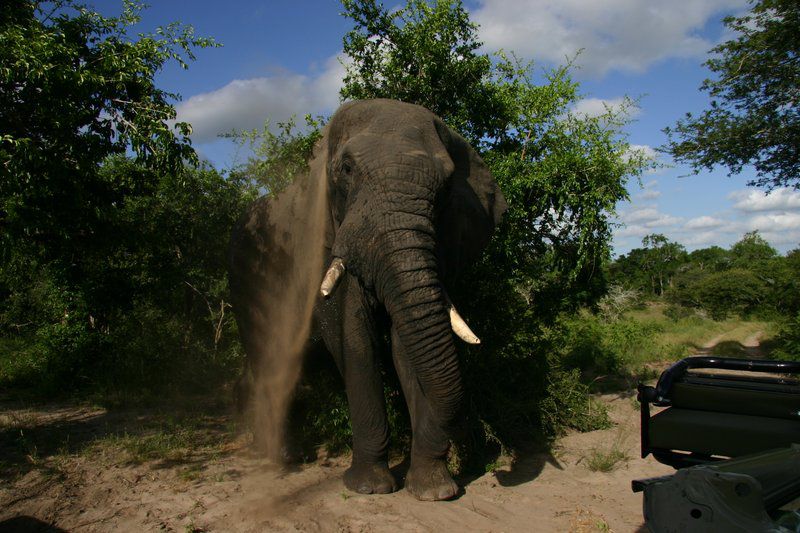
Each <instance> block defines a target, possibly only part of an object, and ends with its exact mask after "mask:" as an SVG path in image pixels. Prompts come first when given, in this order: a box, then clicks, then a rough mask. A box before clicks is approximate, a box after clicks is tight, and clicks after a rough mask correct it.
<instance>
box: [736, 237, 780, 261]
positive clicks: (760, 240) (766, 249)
mask: <svg viewBox="0 0 800 533" xmlns="http://www.w3.org/2000/svg"><path fill="white" fill-rule="evenodd" d="M777 255H778V251H777V250H776V249H775V248H773V247H772V246H771V245H770V244H769V243H768V242H767V241H766V240H765V239H764V237H762V236H761V235H760V234H759V232H758V230H755V231H751V232H749V233H745V235H744V236H743V237H742V238H741V240H739V241H738V242H737V243H736V244H734V245H733V246H731V251H730V256H731V260H732V262H733V264H734V265H735V266H740V267H743V268H750V269H752V268H753V267H754V265H756V264H758V263H761V262H764V261H767V260H769V259H772V258H774V257H776V256H777Z"/></svg>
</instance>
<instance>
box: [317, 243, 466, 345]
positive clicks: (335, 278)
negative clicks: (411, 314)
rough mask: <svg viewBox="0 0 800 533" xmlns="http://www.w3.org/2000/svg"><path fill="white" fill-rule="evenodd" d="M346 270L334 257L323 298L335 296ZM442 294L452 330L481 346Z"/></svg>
mask: <svg viewBox="0 0 800 533" xmlns="http://www.w3.org/2000/svg"><path fill="white" fill-rule="evenodd" d="M345 270H346V266H345V264H344V260H342V258H340V257H334V258H333V259H332V260H331V264H330V266H329V267H328V270H327V271H326V272H325V276H324V277H323V278H322V283H321V284H320V294H321V295H322V297H323V298H329V297H330V296H331V295H332V294H333V292H334V291H335V290H336V287H337V285H338V284H339V281H340V280H341V277H342V274H344V272H345ZM442 294H443V295H444V300H445V306H446V308H447V311H448V315H449V317H450V328H451V329H452V330H453V333H455V334H456V336H458V338H460V339H461V340H463V341H464V342H466V343H467V344H480V343H481V340H480V339H479V338H478V336H477V335H475V333H473V331H472V330H471V329H470V327H469V326H468V325H467V323H466V321H465V320H464V319H463V318H462V316H461V314H460V313H459V312H458V310H457V309H456V306H455V305H453V302H452V301H451V300H450V297H449V296H448V294H447V291H446V290H445V289H444V287H442Z"/></svg>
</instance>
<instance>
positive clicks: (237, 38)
mask: <svg viewBox="0 0 800 533" xmlns="http://www.w3.org/2000/svg"><path fill="white" fill-rule="evenodd" d="M153 4H154V5H153V6H152V7H150V8H149V9H148V10H146V11H145V12H144V17H143V21H142V29H152V28H153V27H155V26H156V25H163V24H166V23H168V22H170V21H173V20H179V21H181V22H184V23H187V24H192V25H193V26H194V27H195V30H196V32H197V34H198V35H203V36H211V37H214V38H215V39H217V40H218V41H219V42H221V43H223V45H224V46H223V47H222V48H218V49H207V50H200V51H198V54H197V55H198V59H197V61H195V62H194V63H192V64H191V65H190V68H189V70H186V71H184V70H181V69H179V68H176V67H169V68H167V69H166V70H165V71H164V72H162V73H161V74H160V75H159V79H158V83H159V85H160V86H161V87H163V88H165V89H167V90H170V91H174V92H177V93H180V94H181V95H182V96H183V100H182V101H181V102H179V103H178V105H177V109H178V118H179V119H181V120H186V121H188V122H190V123H192V125H193V127H194V134H193V136H192V139H193V142H194V145H195V147H196V148H197V149H198V151H199V152H200V153H201V154H202V155H203V156H204V157H206V158H208V159H209V160H211V161H212V162H213V163H214V164H215V166H217V167H218V168H220V169H225V168H230V167H231V166H232V165H235V164H237V163H240V162H242V161H243V159H245V158H246V154H243V153H240V152H237V151H236V150H235V149H234V148H233V145H232V144H231V142H230V141H228V140H224V139H219V138H217V135H218V134H220V133H224V132H226V131H230V130H231V129H233V128H236V129H249V128H255V127H260V126H261V125H262V124H263V123H264V120H265V119H267V118H270V119H271V121H272V122H273V123H274V122H277V121H281V120H286V119H287V118H289V117H290V116H292V115H293V114H296V115H298V116H299V117H302V116H303V115H304V114H305V113H309V112H310V113H312V114H329V113H331V112H332V111H333V110H334V109H335V108H336V107H337V105H338V88H339V87H340V86H341V78H342V74H343V71H344V70H343V67H342V66H341V64H340V63H339V61H338V59H337V57H338V56H339V55H340V53H341V47H342V36H343V35H344V33H345V32H346V31H347V30H348V29H349V27H350V26H349V24H348V21H347V20H346V19H345V18H343V17H341V16H340V15H339V13H340V11H341V7H340V5H339V3H338V1H336V0H313V1H299V0H295V1H286V0H273V1H269V2H264V1H261V2H258V1H237V2H225V3H220V2H219V1H215V2H212V1H208V0H194V1H189V0H169V1H164V0H162V1H153ZM95 5H96V6H97V7H98V8H99V9H100V10H101V11H103V12H104V13H106V14H110V13H114V12H115V11H117V10H118V9H119V7H118V6H119V3H118V2H117V1H115V0H114V1H112V0H102V1H97V2H96V3H95ZM387 5H389V6H392V5H394V4H393V3H392V2H391V1H390V2H387ZM465 5H466V7H467V8H468V9H469V11H470V13H471V16H472V19H473V20H474V21H475V22H477V23H479V24H480V30H479V36H480V38H481V40H482V41H483V42H484V43H485V45H484V47H485V50H486V51H488V52H492V51H495V50H498V49H500V48H502V49H504V50H507V51H512V50H513V51H515V53H517V55H518V56H520V57H522V58H525V59H532V60H534V61H535V62H536V63H537V65H540V66H542V67H547V66H553V65H556V64H560V63H562V62H563V58H565V57H566V56H571V55H574V53H575V52H576V51H577V50H579V49H583V52H582V54H581V55H580V56H579V58H578V64H579V65H580V69H579V70H578V71H577V72H576V78H577V79H578V80H579V81H580V82H581V88H582V92H583V93H584V96H585V99H584V100H583V101H581V102H579V103H578V105H577V108H576V111H579V112H586V113H593V112H597V111H598V110H602V109H603V104H604V103H605V104H606V105H615V103H616V102H618V101H619V100H620V99H621V98H623V97H624V96H626V95H627V96H630V97H633V98H638V101H639V108H638V109H636V110H634V111H633V113H632V119H633V122H632V123H631V124H630V125H629V126H628V127H627V129H626V132H627V133H628V135H629V141H630V143H631V144H632V145H634V146H636V147H637V148H638V149H641V150H645V151H646V152H647V153H648V154H653V156H654V157H657V158H658V161H659V162H661V163H663V164H664V165H665V166H664V168H661V169H660V170H658V171H655V172H653V173H650V174H647V175H645V176H643V177H642V183H643V185H644V186H643V187H639V185H638V184H637V183H636V182H635V181H634V182H631V183H630V185H629V191H630V195H631V201H630V202H624V203H621V204H620V205H618V208H617V210H618V219H619V220H618V221H619V222H620V223H621V224H622V226H621V227H620V228H619V229H617V230H616V231H615V233H614V251H615V253H616V254H623V253H626V252H628V251H629V250H630V249H631V248H635V247H639V246H641V240H642V237H643V236H644V235H646V234H649V233H663V234H665V235H667V237H669V238H670V239H672V240H676V241H678V242H680V243H682V244H683V245H685V246H686V247H687V249H689V250H692V249H696V248H702V247H707V246H711V245H719V246H722V247H728V246H730V245H731V244H733V243H734V242H736V241H737V240H739V239H740V238H741V236H742V235H743V234H744V233H745V232H747V231H752V230H756V229H757V230H759V231H760V232H761V234H762V235H763V236H764V237H765V238H766V239H767V240H768V241H769V242H770V243H771V244H772V245H773V246H775V247H776V248H777V249H778V250H780V251H781V252H786V251H788V250H792V249H795V248H797V247H798V246H799V245H800V191H791V190H785V189H784V190H776V191H774V192H773V193H772V194H770V195H768V196H767V195H765V194H764V193H763V192H762V191H760V190H758V189H754V188H749V187H746V186H745V183H746V182H747V181H748V179H749V178H751V177H752V175H753V174H752V172H749V171H745V172H744V173H743V174H742V175H739V176H734V177H730V178H729V177H727V176H726V173H725V171H724V169H719V170H717V171H714V172H712V173H708V172H704V173H701V174H699V175H697V176H694V175H690V176H687V175H688V174H690V172H689V170H688V169H687V168H683V167H679V166H675V165H674V164H672V162H671V161H670V160H669V158H667V157H666V156H664V155H662V154H657V153H656V152H655V151H654V150H653V149H654V148H656V147H658V146H660V145H662V144H664V142H665V141H666V139H665V136H664V134H663V133H662V131H661V130H662V129H663V128H664V127H665V126H670V125H673V124H674V122H675V121H676V120H677V119H678V118H680V117H681V116H683V114H684V113H685V112H687V111H693V112H698V111H700V110H702V109H703V108H704V106H705V105H706V103H707V99H706V96H705V94H703V93H701V92H700V91H699V90H698V87H699V86H700V83H701V82H702V80H703V79H704V78H705V77H707V75H708V72H707V71H706V70H705V69H704V67H703V66H702V62H703V61H704V60H705V58H706V57H707V51H708V50H709V49H710V48H711V47H712V46H714V45H715V44H716V43H718V42H720V41H721V40H724V39H726V38H727V37H729V36H730V35H728V34H727V33H726V31H727V30H726V29H725V28H724V26H723V25H722V23H721V19H722V18H723V17H724V16H725V15H730V14H741V13H743V12H744V11H745V10H746V9H747V7H748V4H747V1H746V0H672V1H670V2H665V1H664V0H605V1H603V2H599V1H597V0H472V1H466V2H465Z"/></svg>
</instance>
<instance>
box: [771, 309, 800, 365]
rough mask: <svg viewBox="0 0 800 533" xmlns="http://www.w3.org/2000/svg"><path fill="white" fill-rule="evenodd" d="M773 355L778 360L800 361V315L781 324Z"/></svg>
mask: <svg viewBox="0 0 800 533" xmlns="http://www.w3.org/2000/svg"><path fill="white" fill-rule="evenodd" d="M773 355H774V356H775V357H777V358H778V359H785V360H788V361H800V313H797V314H796V315H795V316H794V317H791V318H787V319H785V320H784V321H783V323H782V324H781V326H780V331H779V333H778V335H777V337H776V339H775V350H774V352H773Z"/></svg>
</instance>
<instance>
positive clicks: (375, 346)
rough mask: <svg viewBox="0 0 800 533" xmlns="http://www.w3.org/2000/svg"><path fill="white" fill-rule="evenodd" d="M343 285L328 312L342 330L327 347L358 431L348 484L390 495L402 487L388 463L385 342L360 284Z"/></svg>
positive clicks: (363, 491) (365, 491) (330, 336)
mask: <svg viewBox="0 0 800 533" xmlns="http://www.w3.org/2000/svg"><path fill="white" fill-rule="evenodd" d="M341 285H342V286H340V287H339V289H338V290H337V291H336V295H335V297H334V298H332V299H331V300H329V301H328V302H326V304H325V307H326V308H327V309H326V310H325V311H324V312H325V315H326V316H328V317H337V318H338V320H339V321H340V322H339V324H340V328H329V331H328V334H327V335H326V343H327V344H328V349H329V350H330V351H331V353H332V354H333V357H334V359H335V360H336V364H337V366H338V367H339V371H340V372H341V374H342V377H343V379H344V382H345V389H346V391H347V402H348V404H349V407H350V424H351V426H352V429H353V462H352V465H351V466H350V468H348V469H347V471H346V472H345V474H344V484H345V486H346V487H347V488H348V489H350V490H352V491H354V492H358V493H361V494H387V493H390V492H394V491H396V490H397V482H396V481H395V479H394V476H393V475H392V473H391V472H390V470H389V464H388V448H389V424H388V422H387V419H386V406H385V402H384V395H383V378H382V376H381V372H380V365H379V361H378V359H379V358H378V351H379V349H380V342H379V340H378V335H377V331H376V326H375V324H374V321H373V320H372V318H371V317H372V313H371V312H370V309H369V307H370V306H369V305H368V302H367V301H366V298H365V296H364V294H363V293H362V291H361V290H360V287H358V283H357V282H355V281H354V280H353V279H352V278H349V277H348V279H347V280H346V281H345V282H344V283H342V284H341ZM333 321H335V320H333ZM333 329H335V330H336V331H335V332H334V331H330V330H333Z"/></svg>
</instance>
